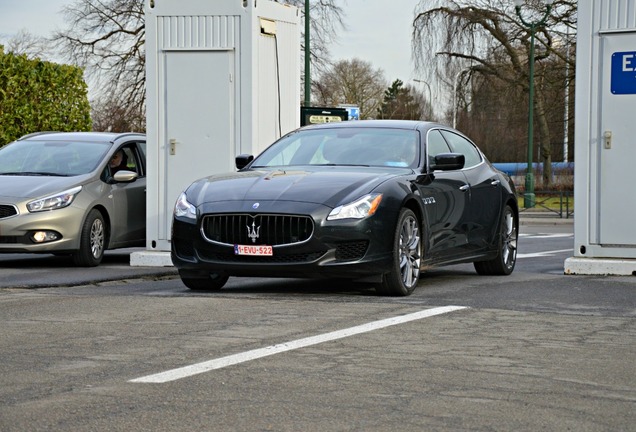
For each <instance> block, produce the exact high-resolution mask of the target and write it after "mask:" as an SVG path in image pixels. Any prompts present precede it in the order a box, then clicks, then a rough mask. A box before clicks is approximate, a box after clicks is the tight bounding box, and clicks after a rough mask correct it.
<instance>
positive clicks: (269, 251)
mask: <svg viewBox="0 0 636 432" xmlns="http://www.w3.org/2000/svg"><path fill="white" fill-rule="evenodd" d="M234 255H253V256H272V255H274V250H273V248H272V247H271V246H266V245H258V246H250V245H234Z"/></svg>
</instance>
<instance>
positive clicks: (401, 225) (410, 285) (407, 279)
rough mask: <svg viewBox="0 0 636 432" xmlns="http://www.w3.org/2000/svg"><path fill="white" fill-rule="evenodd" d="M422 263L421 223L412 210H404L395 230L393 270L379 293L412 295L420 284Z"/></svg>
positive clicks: (380, 286)
mask: <svg viewBox="0 0 636 432" xmlns="http://www.w3.org/2000/svg"><path fill="white" fill-rule="evenodd" d="M421 261H422V238H421V235H420V222H419V220H418V219H417V216H416V215H415V213H414V212H413V211H412V210H410V209H408V208H404V209H402V210H401V211H400V215H399V217H398V223H397V226H396V228H395V235H394V240H393V263H392V269H391V271H390V272H389V273H386V274H385V275H383V276H382V283H381V284H380V285H379V286H378V287H377V292H378V293H379V294H381V295H390V296H407V295H409V294H411V293H412V292H413V290H414V289H415V287H416V286H417V284H418V282H419V278H420V265H421Z"/></svg>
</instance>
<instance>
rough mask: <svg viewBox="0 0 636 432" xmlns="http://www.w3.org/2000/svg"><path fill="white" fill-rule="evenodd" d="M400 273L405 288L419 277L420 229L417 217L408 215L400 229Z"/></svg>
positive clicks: (414, 282)
mask: <svg viewBox="0 0 636 432" xmlns="http://www.w3.org/2000/svg"><path fill="white" fill-rule="evenodd" d="M399 253H400V275H401V277H402V283H404V285H405V286H406V287H407V288H409V289H410V288H412V287H413V286H415V284H417V282H418V280H419V277H420V262H421V256H420V229H419V226H418V222H417V219H415V217H413V216H408V217H406V218H405V219H404V221H403V223H402V227H401V229H400V247H399Z"/></svg>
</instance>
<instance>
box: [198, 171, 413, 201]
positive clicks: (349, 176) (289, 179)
mask: <svg viewBox="0 0 636 432" xmlns="http://www.w3.org/2000/svg"><path fill="white" fill-rule="evenodd" d="M412 172H413V171H412V170H410V169H406V168H405V169H396V168H373V169H370V168H366V167H365V168H356V167H315V168H312V169H307V170H293V169H290V170H271V171H263V170H248V171H241V172H236V173H230V174H224V175H214V176H210V177H207V178H205V179H202V180H199V181H198V182H196V183H194V184H193V185H192V186H191V187H190V188H189V189H188V199H190V200H191V202H193V204H195V205H198V204H202V203H211V202H216V201H294V202H305V203H315V204H325V205H327V206H330V207H335V206H337V205H340V204H342V202H343V201H346V200H347V199H349V198H351V199H354V198H358V197H359V196H362V195H364V194H366V193H369V192H371V191H373V190H374V189H375V188H376V187H377V186H378V185H379V184H381V183H383V182H384V181H386V180H387V179H389V178H391V177H396V176H399V175H407V174H411V173H412Z"/></svg>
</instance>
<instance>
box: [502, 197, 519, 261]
mask: <svg viewBox="0 0 636 432" xmlns="http://www.w3.org/2000/svg"><path fill="white" fill-rule="evenodd" d="M503 223H504V229H503V231H504V232H502V233H501V234H502V242H501V243H502V244H501V257H502V259H503V262H504V265H505V266H506V267H507V268H511V267H512V266H514V264H515V261H516V259H517V226H516V224H515V218H514V216H513V215H512V209H510V208H509V207H507V208H506V213H505V215H504V221H503Z"/></svg>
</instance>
